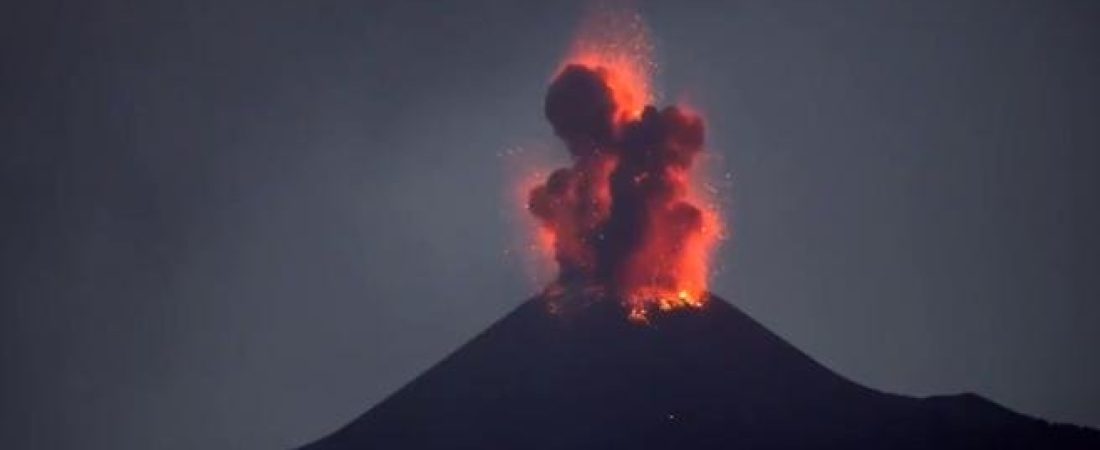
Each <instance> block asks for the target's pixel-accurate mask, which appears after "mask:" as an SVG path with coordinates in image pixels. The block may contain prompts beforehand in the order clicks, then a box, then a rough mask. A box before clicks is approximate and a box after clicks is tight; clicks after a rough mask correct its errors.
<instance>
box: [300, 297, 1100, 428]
mask: <svg viewBox="0 0 1100 450" xmlns="http://www.w3.org/2000/svg"><path fill="white" fill-rule="evenodd" d="M580 297H583V296H578V298H574V299H569V304H570V305H573V306H572V307H570V308H569V309H565V310H555V309H552V308H548V306H549V305H553V304H555V303H554V302H551V301H549V300H548V299H545V298H534V299H531V300H529V301H527V302H526V303H524V304H522V305H520V306H519V307H518V308H516V309H515V310H514V311H513V312H511V313H510V314H508V315H507V316H506V317H504V318H503V319H501V320H500V321H498V322H497V323H495V324H494V325H492V326H491V327H490V328H489V329H487V330H486V331H484V332H483V333H481V334H480V335H478V336H477V337H475V338H474V339H473V340H472V341H470V342H469V343H467V344H465V345H464V346H462V347H461V348H459V349H458V350H457V351H455V352H454V353H453V354H451V355H450V356H449V357H447V358H446V359H444V360H443V361H442V362H440V363H439V364H437V365H436V366H435V367H432V368H431V369H429V370H428V371H427V372H425V373H424V374H423V375H421V376H420V377H418V378H417V379H415V380H413V381H412V382H411V383H409V384H408V385H406V386H405V387H404V388H402V389H400V390H399V391H397V392H396V393H395V394H393V395H392V396H390V397H389V398H387V399H386V400H384V401H383V402H381V403H380V404H378V405H377V406H375V407H374V408H372V409H371V410H369V411H367V412H366V413H365V414H363V415H362V416H361V417H359V418H358V419H356V420H354V421H353V422H352V423H350V424H348V425H347V426H345V427H344V428H342V429H340V430H338V431H336V432H335V433H333V434H332V435H330V436H328V437H325V438H324V439H321V440H320V441H318V442H315V443H313V444H310V445H307V446H306V447H304V448H305V449H308V450H337V449H339V450H344V449H347V450H351V449H403V450H422V449H525V450H532V449H573V450H576V449H871V448H873V449H1100V432H1098V431H1096V430H1092V429H1087V428H1081V427H1077V426H1073V425H1063V424H1053V423H1049V422H1046V421H1043V420H1040V419H1035V418H1031V417H1028V416H1024V415H1021V414H1018V413H1015V412H1013V411H1010V410H1008V409H1006V408H1004V407H1001V406H999V405H997V404H995V403H993V402H991V401H989V400H986V399H984V398H982V397H980V396H978V395H975V394H961V395H950V396H935V397H926V398H916V397H908V396H902V395H894V394H889V393H883V392H879V391H875V390H872V389H869V388H866V387H863V386H861V385H859V384H857V383H854V382H852V381H850V380H848V379H845V378H844V377H841V376H839V375H838V374H836V373H834V372H832V371H831V370H829V369H827V368H826V367H824V366H822V365H821V364H818V363H817V362H815V361H814V360H813V359H811V358H810V357H808V356H807V355H806V354H804V353H802V352H801V351H799V350H798V349H796V348H795V347H793V346H792V345H790V344H788V343H787V342H785V341H784V340H783V339H781V338H780V337H778V336H777V335H775V334H773V333H771V332H770V331H768V330H767V329H765V328H764V327H763V326H761V325H760V324H759V323H757V322H756V321H754V320H753V319H752V318H750V317H749V316H748V315H746V314H745V313H743V312H741V311H740V310H738V309H737V308H735V307H734V306H732V305H731V304H729V303H727V302H726V301H724V300H721V299H719V298H717V297H715V296H713V295H710V296H709V299H708V301H707V302H706V303H705V304H704V305H703V306H702V307H700V308H681V309H673V310H669V311H657V312H655V313H653V314H651V315H650V316H649V317H648V318H647V323H645V324H639V323H635V322H632V321H629V320H626V319H625V318H624V315H623V310H622V308H621V306H620V305H618V304H616V303H615V302H611V301H600V300H597V299H585V298H580Z"/></svg>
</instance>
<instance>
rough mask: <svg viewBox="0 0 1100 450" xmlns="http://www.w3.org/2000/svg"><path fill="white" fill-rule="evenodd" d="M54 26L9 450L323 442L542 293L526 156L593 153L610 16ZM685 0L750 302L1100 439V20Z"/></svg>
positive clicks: (40, 87) (1080, 13)
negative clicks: (519, 192)
mask: <svg viewBox="0 0 1100 450" xmlns="http://www.w3.org/2000/svg"><path fill="white" fill-rule="evenodd" d="M26 3H32V4H33V5H22V6H19V5H8V6H6V7H4V12H3V14H0V45H2V49H3V52H4V53H3V54H4V56H3V64H0V76H2V78H0V80H2V82H3V85H2V86H3V90H2V93H3V96H4V99H3V102H2V103H0V108H2V109H0V114H2V118H3V124H4V125H3V128H2V135H0V149H2V152H3V158H2V159H0V163H2V166H0V170H2V172H0V174H2V177H3V178H2V179H0V202H2V203H0V204H2V206H3V213H2V215H0V227H2V228H0V231H2V241H0V243H2V245H3V247H2V249H3V251H2V254H0V258H2V259H0V262H2V264H3V266H2V267H3V272H2V284H0V294H2V302H0V357H2V358H3V359H2V368H3V369H2V370H3V372H2V376H3V378H2V381H3V383H2V391H0V398H3V399H4V400H3V401H0V424H2V425H0V442H3V444H2V446H4V447H5V448H82V449H89V448H95V449H99V448H102V449H120V448H126V449H129V448H133V449H145V448H163V449H190V448H285V447H288V446H291V445H294V444H300V443H304V442H306V441H308V440H311V439H314V438H316V437H319V436H321V435H322V434H324V433H326V432H328V431H331V430H332V429H334V428H335V427H337V426H339V425H342V424H343V423H345V422H346V421H348V420H350V419H351V418H353V417H354V416H356V415H357V414H359V413H361V412H363V411H364V410H366V409H367V408H369V407H370V406H371V405H372V404H374V403H375V402H377V401H379V400H380V399H382V398H383V397H384V396H385V395H387V394H388V393H390V392H392V391H393V390H395V389H396V388H398V387H400V386H401V385H402V384H404V383H405V382H407V381H409V380H410V379H411V378H412V377H413V376H415V375H416V374H418V373H419V372H421V371H422V370H424V369H426V368H427V367H428V366H429V365H431V364H432V363H434V362H435V361H437V360H439V359H440V358H441V357H443V356H444V355H445V354H446V353H448V352H449V351H451V350H453V349H455V348H456V347H457V346H459V345H460V344H461V343H463V342H464V341H465V340H466V339H468V338H470V337H472V336H473V335H474V334H475V333H477V332H478V331H480V330H481V329H483V328H484V327H486V326H487V325H488V324H489V323H490V322H492V321H493V320H495V319H497V318H499V317H500V316H502V315H503V314H505V313H506V312H507V311H508V310H510V309H511V308H512V307H514V306H516V305H517V304H519V303H520V302H521V301H522V300H524V299H525V298H527V297H528V296H529V295H530V294H531V293H532V292H533V291H534V290H535V286H533V285H531V284H530V283H529V282H528V277H527V276H526V274H525V271H524V269H523V268H522V266H521V265H518V264H516V261H515V260H514V258H509V257H506V256H504V255H503V252H504V250H505V249H506V248H508V246H509V245H510V244H511V243H512V241H513V240H514V239H513V238H512V236H513V235H514V234H515V229H516V224H515V223H514V217H513V213H514V211H515V209H514V205H508V204H507V202H506V200H507V199H508V197H509V189H510V186H509V183H510V181H511V180H513V179H514V174H513V173H510V170H509V168H508V167H507V166H508V164H507V163H506V161H502V158H500V157H499V156H498V153H500V152H501V151H503V150H505V149H507V148H512V147H515V146H522V145H527V144H529V143H541V144H539V145H534V146H533V148H542V149H543V150H546V151H549V152H550V153H551V154H550V155H547V156H548V158H551V159H552V158H560V157H561V155H564V150H561V149H560V148H558V147H557V145H558V144H557V143H556V142H555V141H554V139H553V138H552V136H551V134H550V131H549V126H548V125H547V124H546V123H545V122H544V121H543V119H542V117H541V105H542V104H541V102H542V95H543V90H544V88H545V85H546V82H547V80H548V79H549V76H550V74H551V72H552V70H553V69H554V68H555V67H556V65H557V64H558V62H559V61H560V58H561V56H562V55H563V53H564V51H565V50H566V48H567V45H568V43H569V41H570V38H571V35H572V32H573V31H574V28H575V25H576V24H577V23H578V21H579V20H580V18H581V15H582V13H583V11H584V9H585V8H584V4H583V3H584V2H574V3H565V4H549V3H544V2H503V1H501V2H485V1H473V2H419V1H411V2H390V4H387V5H382V4H374V3H370V2H351V1H348V2H301V1H294V2H267V1H264V2H230V3H233V4H232V5H229V6H227V5H222V4H221V3H223V2H205V1H199V2H164V4H159V3H160V2H121V1H119V2H114V1H111V2H102V1H101V2H26ZM250 3H251V4H250ZM672 3H673V2H642V4H641V5H640V10H641V12H642V13H643V14H644V16H645V18H646V19H647V21H648V22H649V25H650V27H651V28H652V29H653V31H654V33H655V38H656V44H657V46H658V50H659V61H660V63H661V66H662V67H663V70H662V73H661V85H660V87H661V88H662V90H663V91H664V93H665V94H666V97H668V98H679V97H681V96H685V97H687V98H690V99H691V101H692V103H693V104H695V105H697V106H698V107H699V108H700V109H702V110H703V111H704V112H705V113H706V117H707V118H708V120H709V133H710V134H709V137H710V142H711V143H712V145H711V149H712V151H713V152H715V153H716V154H718V155H720V156H721V158H722V160H723V164H724V166H725V167H726V168H727V169H729V170H730V171H731V172H732V174H733V178H732V187H731V189H730V191H731V194H730V195H731V197H730V198H729V201H730V203H731V204H732V207H731V208H729V209H727V214H728V218H729V221H730V223H731V226H732V228H733V234H734V238H733V240H732V242H730V243H728V244H727V245H726V246H725V247H724V248H723V249H722V251H721V253H720V255H719V258H718V259H719V260H720V261H721V263H722V265H723V267H724V271H723V273H722V274H721V275H720V276H719V277H718V278H717V279H716V280H715V283H714V290H715V291H716V292H717V293H719V294H720V295H723V296H725V297H727V298H728V299H730V300H731V301H733V302H734V303H735V304H736V305H738V306H740V307H741V308H743V309H745V310H746V311H747V312H749V313H750V314H752V315H753V316H754V317H756V318H757V319H758V320H760V321H762V322H763V323H764V324H766V325H767V326H769V327H771V328H772V329H773V330H774V331H776V332H777V333H779V334H780V335H782V336H784V337H785V338H787V339H789V340H790V341H791V342H792V343H794V344H795V345H797V346H798V347H800V348H802V349H804V350H805V351H806V352H808V353H809V354H810V355H812V356H813V357H815V358H817V359H818V360H820V361H822V362H823V363H825V364H826V365H827V366H829V367H831V368H833V369H835V370H837V371H838V372H840V373H841V374H844V375H846V376H849V377H851V378H853V379H855V380H857V381H859V382H862V383H865V384H867V385H869V386H872V387H875V388H880V389H885V390H889V391H896V392H901V393H908V394H917V395H925V394H934V393H952V392H959V391H974V392H978V393H980V394H982V395H985V396H987V397H990V398H992V399H993V400H995V401H998V402H1001V403H1003V404H1005V405H1007V406H1009V407H1012V408H1014V409H1017V410H1020V411H1021V412H1025V413H1029V414H1035V415H1039V416H1042V417H1045V418H1049V419H1055V420H1063V421H1071V422H1076V423H1080V424H1088V425H1092V426H1100V382H1098V381H1097V380H1100V358H1097V346H1098V344H1100V326H1097V325H1098V324H1100V302H1098V301H1097V300H1098V299H1100V241H1098V238H1097V237H1096V236H1097V235H1096V230H1100V210H1098V208H1100V202H1098V201H1097V193H1098V192H1100V178H1098V175H1100V156H1098V155H1097V152H1098V151H1100V83H1098V82H1097V80H1098V79H1100V3H1097V2H1093V1H1062V2H1035V1H1028V2H1005V1H988V2H958V1H941V2H911V3H909V4H900V3H898V2H872V1H865V2H864V1H832V2H774V1H769V2H728V3H717V2H714V3H710V2H708V3H702V2H700V3H690V2H687V3H684V4H681V2H676V3H677V5H676V6H673V4H672ZM556 152H561V153H560V154H558V153H556Z"/></svg>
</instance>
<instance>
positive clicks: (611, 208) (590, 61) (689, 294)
mask: <svg viewBox="0 0 1100 450" xmlns="http://www.w3.org/2000/svg"><path fill="white" fill-rule="evenodd" d="M648 49H649V46H648V44H647V43H646V42H645V34H644V28H643V27H642V26H641V25H640V22H637V19H636V18H635V21H634V22H632V24H631V26H629V27H627V28H626V29H621V28H619V29H614V27H612V31H609V29H608V28H602V29H601V30H600V33H599V35H598V36H596V37H592V36H585V37H583V38H582V39H580V40H579V41H578V43H577V44H576V45H575V48H574V51H573V53H572V54H571V55H570V57H569V58H567V61H566V63H565V64H564V66H563V67H562V68H561V69H560V70H559V71H558V73H557V75H556V76H555V77H554V79H553V81H552V82H551V84H550V87H549V89H548V91H547V94H546V102H545V109H544V112H545V115H546V118H547V119H548V120H549V121H550V124H551V125H552V126H553V128H554V133H555V134H556V135H557V136H558V137H559V138H561V139H562V140H563V141H564V142H565V145H566V147H567V148H568V150H569V152H570V154H571V156H572V161H573V164H572V166H571V167H567V168H562V169H558V170H557V171H554V172H553V173H552V174H550V175H549V177H547V179H546V180H545V182H544V183H542V184H540V185H538V186H536V187H535V188H534V189H532V190H531V192H530V195H529V199H528V209H529V210H530V211H531V213H532V214H534V216H535V217H536V218H537V219H538V222H539V224H540V226H541V230H540V235H541V236H543V239H542V241H544V242H546V245H550V246H552V250H553V254H554V257H555V259H556V261H557V263H558V268H559V274H558V279H557V281H556V282H555V284H554V285H553V286H552V291H553V290H558V291H560V290H562V289H570V288H574V287H582V288H584V289H586V290H589V289H594V290H598V291H600V292H602V293H604V294H605V295H607V296H610V297H612V298H616V299H619V300H621V301H622V302H623V303H624V304H625V305H626V306H627V307H628V308H629V310H630V317H631V318H632V319H635V320H642V321H644V320H645V319H646V314H647V312H648V311H650V310H651V309H653V308H659V309H663V310H667V309H673V308H679V307H699V306H702V305H703V302H705V301H706V289H707V278H708V275H709V273H708V259H709V256H710V253H711V251H712V250H713V248H714V246H715V244H716V243H717V241H718V238H719V236H720V233H721V223H720V221H719V218H718V214H717V213H716V211H714V210H713V209H712V208H704V207H702V204H703V203H702V202H701V201H700V200H699V198H698V197H697V196H696V195H695V194H694V192H693V190H692V182H691V176H692V166H693V163H694V162H695V160H696V157H697V156H698V154H699V153H700V152H702V151H703V142H704V139H703V138H704V127H703V120H702V118H701V117H699V116H698V115H697V114H694V113H692V112H690V111H687V110H686V109H684V108H683V107H678V106H675V105H674V106H668V107H665V108H663V109H657V108H656V107H654V106H652V105H650V104H649V103H650V102H651V101H652V98H653V95H652V93H651V91H650V77H649V72H650V70H649V69H650V67H652V65H651V64H650V63H649V52H648Z"/></svg>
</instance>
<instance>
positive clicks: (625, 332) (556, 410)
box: [306, 27, 1100, 450]
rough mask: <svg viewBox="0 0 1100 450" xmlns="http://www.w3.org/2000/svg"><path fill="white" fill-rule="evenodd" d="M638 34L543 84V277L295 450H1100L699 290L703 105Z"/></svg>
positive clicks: (589, 52)
mask: <svg viewBox="0 0 1100 450" xmlns="http://www.w3.org/2000/svg"><path fill="white" fill-rule="evenodd" d="M594 29H597V30H607V29H610V28H608V27H596V28H594ZM629 29H630V30H636V29H637V28H636V27H635V28H629ZM643 41H644V40H630V39H627V40H621V41H615V40H612V41H611V43H610V44H608V45H587V43H591V42H597V43H598V42H601V41H600V40H598V39H596V40H592V39H582V40H581V42H582V43H586V45H582V46H581V47H579V48H578V49H577V51H575V52H574V55H572V56H571V57H570V58H569V59H568V61H567V63H566V64H565V65H563V67H562V68H561V70H560V71H559V72H558V73H557V75H556V76H555V77H554V79H553V81H552V82H551V84H550V87H549V90H548V93H547V96H546V101H545V103H544V112H545V115H546V118H547V119H548V120H549V122H550V125H551V126H552V127H553V129H554V132H555V134H556V135H557V136H558V137H559V138H561V140H562V141H563V142H564V144H565V147H566V148H567V149H568V151H569V153H570V156H571V164H570V165H569V166H568V167H564V168H561V169H558V170H557V171H554V172H553V173H552V174H550V175H549V176H548V177H547V178H546V179H545V180H543V181H542V182H540V183H539V184H538V185H537V186H535V187H533V188H532V189H531V191H530V192H529V198H528V203H527V207H528V209H529V211H530V212H531V214H532V215H533V216H534V217H535V218H536V219H537V221H538V226H539V227H540V230H539V231H540V232H541V233H542V234H541V235H540V236H542V237H544V238H545V239H543V242H542V243H543V244H544V246H545V248H544V250H549V251H547V252H546V253H548V254H552V255H554V259H555V260H556V262H557V265H558V269H559V275H558V277H557V279H556V280H555V281H554V282H553V283H552V284H551V285H550V286H549V287H548V288H547V289H546V290H545V291H544V293H543V294H542V295H541V296H540V297H537V298H535V299H532V300H531V301H529V302H527V303H525V304H523V305H522V306H520V307H519V308H518V309H516V310H515V311H514V312H512V313H511V314H509V315H508V316H507V317H505V318H504V319H503V320H501V321H500V322H498V323H496V324H495V325H493V326H492V327H490V328H489V329H488V330H487V331H485V332H484V333H482V334H481V335H480V336H478V337H476V338H475V339H474V340H473V341H471V342H469V343H467V344H466V345H465V346H463V347H461V348H460V349H458V351H456V352H455V353H454V354H452V355H451V356H449V357H448V358H447V359H445V360H444V361H443V362H441V363H439V364H438V365H436V366H435V367H433V368H431V369H430V370H428V371H427V372H426V373H424V374H423V375H421V376H420V377H419V378H417V379H415V380H413V381H412V382H411V383H409V384H408V385H407V386H405V387H404V388H402V389H401V390H399V391H398V392H397V393H395V394H393V395H392V396H391V397H389V398H388V399H386V400H385V401H383V402H382V403H380V404H378V405H377V406H375V407H374V408H373V409H371V410H370V411H368V412H367V413H366V414H364V415H362V416H361V417H359V418H358V419H356V420H355V421H353V422H352V423H351V424H349V425H347V426H346V427H344V428H343V429H341V430H339V431H337V432H335V433H334V434H332V435H331V436H328V437H326V438H324V439H322V440H320V441H318V442H316V443H314V444H311V445H308V446H306V448H307V449H310V450H359V449H383V450H390V449H392V450H429V449H430V450H435V449H471V450H506V449H517V450H544V449H545V450H550V449H561V450H583V449H632V450H639V449H669V450H690V449H911V450H918V449H929V450H931V449H960V450H961V449H967V450H973V449H1013V448H1020V449H1023V448H1027V449H1051V450H1054V449H1085V448H1089V449H1100V433H1098V432H1096V431H1093V430H1089V429H1084V428H1078V427H1073V426H1068V425H1056V424H1050V423H1047V422H1044V421H1041V420H1037V419H1033V418H1030V417H1026V416H1023V415H1020V414H1017V413H1014V412H1012V411H1009V410H1007V409H1004V408H1002V407H1000V406H998V405H995V404H993V403H991V402H989V401H988V400H985V399H983V398H981V397H979V396H977V395H972V394H965V395H957V396H948V397H930V398H913V397H905V396H900V395H892V394H886V393H882V392H877V391H874V390H871V389H867V388H865V387H862V386H860V385H858V384H855V383H853V382H851V381H848V380H846V379H844V378H842V377H840V376H838V375H837V374H835V373H833V372H831V371H829V370H828V369H826V368H824V367H822V366H821V365H819V364H817V363H816V362H814V361H813V360H812V359H810V358H809V357H807V356H806V355H804V354H802V353H801V352H799V351H798V350H797V349H795V348H794V347H792V346H790V345H789V344H787V343H786V342H784V341H783V340H782V339H780V338H779V337H777V336H775V335H774V334H772V333H770V332H768V330H766V329H764V328H763V327H761V326H760V325H759V324H757V323H756V322H754V321H753V320H752V319H750V318H749V317H748V316H746V315H744V314H743V313H741V312H740V311H738V310H737V309H735V308H734V307H732V306H731V305H729V304H728V303H726V302H725V301H723V300H721V299H719V298H717V297H715V296H713V295H709V294H708V293H707V277H708V275H709V273H708V266H707V263H708V259H709V256H710V253H711V251H712V250H713V248H714V246H715V245H716V243H717V240H718V239H719V237H720V235H721V234H722V233H721V223H720V220H719V215H718V214H717V213H716V212H715V211H714V210H713V208H709V207H707V204H706V202H704V201H701V199H700V198H699V197H698V196H697V195H696V193H694V192H693V189H692V178H691V177H692V169H693V166H694V165H695V164H696V163H697V161H696V160H697V159H698V156H699V154H700V152H701V151H702V150H703V144H704V125H703V120H702V118H701V117H700V116H699V115H697V114H694V113H692V112H690V111H689V110H687V109H686V108H684V107H682V106H669V107H665V108H663V109H658V108H656V107H654V106H651V100H652V98H651V97H653V95H651V94H650V90H649V84H648V78H647V77H646V76H645V70H644V68H645V64H644V58H639V57H638V55H644V54H645V53H646V52H645V51H636V50H639V49H641V50H644V47H645V46H644V42H643ZM624 309H625V310H626V312H627V314H626V315H624ZM627 317H629V318H630V319H631V320H627Z"/></svg>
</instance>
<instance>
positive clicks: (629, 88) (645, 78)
mask: <svg viewBox="0 0 1100 450" xmlns="http://www.w3.org/2000/svg"><path fill="white" fill-rule="evenodd" d="M652 51H653V49H652V45H651V44H650V42H649V33H648V31H647V29H646V27H645V24H644V23H643V22H642V20H641V17H640V16H638V15H637V14H622V13H619V14H615V13H610V12H604V13H603V14H597V15H593V16H591V17H589V18H588V20H587V21H586V22H585V23H584V24H583V25H582V27H581V30H580V32H579V33H578V35H577V38H576V40H574V41H573V45H572V49H571V50H570V52H569V55H568V56H567V57H566V58H565V60H564V61H563V62H562V64H561V66H560V67H558V70H557V73H555V76H557V75H558V73H560V72H561V70H562V69H564V68H565V67H566V66H568V65H570V64H579V65H582V66H585V67H589V68H594V69H597V70H599V71H600V72H601V74H602V75H603V78H604V82H605V83H606V84H607V86H608V87H609V88H610V89H611V92H612V96H613V97H614V99H615V106H616V107H617V111H616V115H615V116H616V119H617V121H618V122H619V123H623V122H626V121H629V120H637V119H638V117H639V116H641V114H642V110H643V109H644V108H645V107H646V105H650V104H652V103H653V101H654V95H653V90H652V78H653V72H654V67H655V64H654V63H653V59H652Z"/></svg>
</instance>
